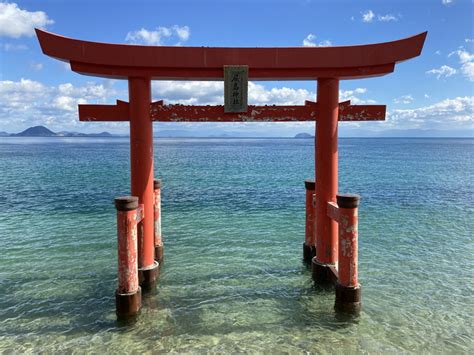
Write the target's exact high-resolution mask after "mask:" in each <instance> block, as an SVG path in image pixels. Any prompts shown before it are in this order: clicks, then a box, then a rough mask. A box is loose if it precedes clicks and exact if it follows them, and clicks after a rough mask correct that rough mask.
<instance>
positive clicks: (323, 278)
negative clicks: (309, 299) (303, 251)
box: [311, 257, 338, 285]
mask: <svg viewBox="0 0 474 355" xmlns="http://www.w3.org/2000/svg"><path fill="white" fill-rule="evenodd" d="M311 271H312V276H313V281H314V282H315V283H317V284H319V285H335V284H336V283H337V279H338V276H337V270H336V267H335V266H334V265H332V264H322V263H320V262H319V261H317V260H316V257H314V258H313V260H312V261H311Z"/></svg>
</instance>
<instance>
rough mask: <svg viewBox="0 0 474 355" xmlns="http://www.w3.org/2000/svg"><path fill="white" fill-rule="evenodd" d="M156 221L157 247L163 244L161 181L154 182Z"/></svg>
mask: <svg viewBox="0 0 474 355" xmlns="http://www.w3.org/2000/svg"><path fill="white" fill-rule="evenodd" d="M154 196H155V201H154V208H155V213H154V221H155V247H156V246H160V245H162V244H163V241H162V238H161V180H155V182H154Z"/></svg>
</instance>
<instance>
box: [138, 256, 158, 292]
mask: <svg viewBox="0 0 474 355" xmlns="http://www.w3.org/2000/svg"><path fill="white" fill-rule="evenodd" d="M159 267H160V264H159V263H158V262H157V261H155V262H154V263H153V265H152V266H149V267H147V268H140V269H138V282H139V283H140V286H141V288H142V289H143V292H148V291H152V290H154V289H155V288H156V282H157V280H158V274H159Z"/></svg>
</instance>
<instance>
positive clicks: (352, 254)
mask: <svg viewBox="0 0 474 355" xmlns="http://www.w3.org/2000/svg"><path fill="white" fill-rule="evenodd" d="M341 196H342V197H344V196H346V197H347V196H349V198H352V199H351V200H352V203H347V200H348V199H347V198H346V201H342V202H341ZM337 200H338V219H337V221H338V224H339V260H338V265H339V268H338V273H339V284H340V285H341V286H344V287H357V286H358V285H359V282H358V264H357V258H358V237H359V232H358V228H359V226H358V207H357V206H358V204H359V197H358V196H357V195H338V196H337Z"/></svg>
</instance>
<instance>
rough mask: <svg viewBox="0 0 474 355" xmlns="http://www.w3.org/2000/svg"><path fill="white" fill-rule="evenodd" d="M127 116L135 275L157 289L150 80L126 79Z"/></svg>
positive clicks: (150, 287) (147, 286)
mask: <svg viewBox="0 0 474 355" xmlns="http://www.w3.org/2000/svg"><path fill="white" fill-rule="evenodd" d="M128 92H129V100H130V104H129V115H130V165H131V169H130V171H131V173H130V176H131V192H132V195H133V196H137V197H138V202H139V203H140V204H143V207H144V215H145V218H143V220H142V222H140V224H139V225H138V230H137V234H138V235H137V240H138V273H139V279H140V284H141V286H142V287H143V289H144V290H147V289H152V288H153V287H154V286H155V285H156V279H157V276H158V267H159V264H158V263H157V262H156V261H155V255H154V250H155V248H154V220H153V215H154V205H153V203H154V194H153V191H154V190H153V121H152V120H151V117H150V104H151V79H150V78H147V77H131V78H129V79H128Z"/></svg>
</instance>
